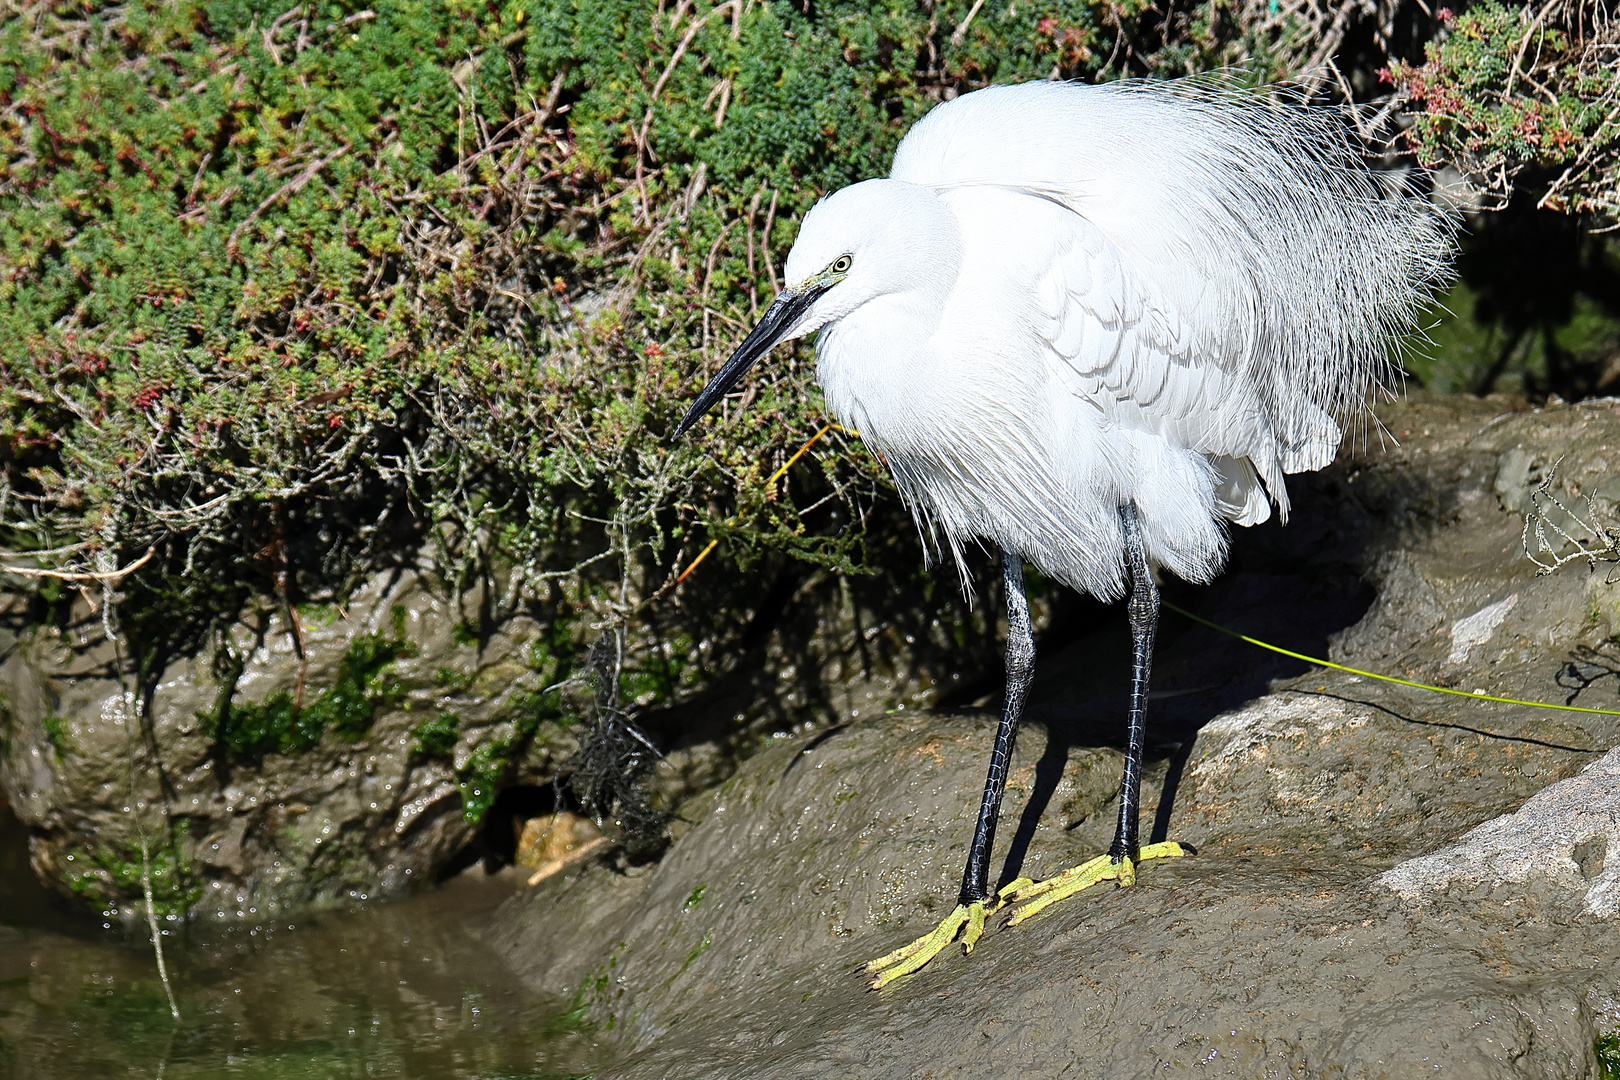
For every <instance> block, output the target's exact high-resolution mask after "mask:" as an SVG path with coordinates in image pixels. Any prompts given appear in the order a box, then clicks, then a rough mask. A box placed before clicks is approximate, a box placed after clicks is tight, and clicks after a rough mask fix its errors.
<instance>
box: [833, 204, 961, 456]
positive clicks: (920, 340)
mask: <svg viewBox="0 0 1620 1080" xmlns="http://www.w3.org/2000/svg"><path fill="white" fill-rule="evenodd" d="M907 186H910V185H907ZM918 190H919V191H921V190H922V189H918ZM913 211H914V213H913V214H912V215H908V218H909V220H907V222H906V229H905V233H906V235H907V237H908V240H909V243H908V244H907V245H906V250H905V251H904V252H903V259H901V258H897V259H896V260H895V262H894V264H893V265H892V267H891V268H888V269H889V272H888V273H887V274H885V278H886V280H887V281H888V282H890V283H891V285H890V287H889V288H888V289H886V290H884V291H882V292H879V293H878V294H877V295H875V296H870V297H867V298H865V299H864V300H862V301H861V302H859V303H857V304H856V305H855V306H853V307H852V308H851V309H850V310H849V311H847V312H845V313H843V314H841V315H839V316H838V317H836V318H834V319H832V320H831V321H829V322H828V323H827V324H826V325H825V326H823V327H822V328H821V331H820V335H819V337H818V338H817V340H816V378H817V381H818V382H820V383H821V386H822V389H823V391H824V392H825V393H826V395H827V404H828V406H829V407H830V408H831V409H832V411H833V414H834V416H835V417H837V419H838V420H839V422H840V423H843V424H845V425H846V426H856V427H865V428H867V429H871V430H872V434H873V435H874V436H876V437H878V438H880V439H881V429H882V428H883V427H885V426H887V425H886V424H884V422H883V420H882V417H883V416H885V415H889V414H894V413H896V412H897V411H898V412H900V413H904V412H906V411H908V409H909V405H908V402H912V401H914V400H915V399H916V398H917V397H918V395H919V392H920V391H923V390H925V389H926V387H927V384H928V383H929V381H930V380H931V379H932V378H934V377H935V375H936V374H937V373H936V372H935V370H934V369H935V367H936V359H937V357H938V356H939V351H938V344H937V342H936V338H937V335H938V332H939V329H940V325H941V322H942V321H943V319H944V316H945V312H946V308H947V304H948V302H949V301H950V298H951V295H952V293H953V292H954V290H955V288H956V284H957V279H958V277H959V276H960V273H961V268H962V239H961V232H960V230H959V228H958V226H957V224H956V218H955V215H953V214H952V213H951V211H950V210H949V209H948V208H947V207H945V205H944V204H943V203H941V202H939V201H938V200H937V199H935V198H934V197H933V196H932V194H931V193H930V194H928V195H927V198H926V201H922V200H919V201H918V205H916V206H914V207H913ZM874 421H876V423H875V424H874Z"/></svg>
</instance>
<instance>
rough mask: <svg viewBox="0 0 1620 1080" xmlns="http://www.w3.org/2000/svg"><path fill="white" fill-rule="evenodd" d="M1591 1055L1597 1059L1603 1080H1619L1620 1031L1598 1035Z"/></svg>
mask: <svg viewBox="0 0 1620 1080" xmlns="http://www.w3.org/2000/svg"><path fill="white" fill-rule="evenodd" d="M1592 1053H1593V1054H1594V1056H1596V1057H1597V1064H1598V1071H1599V1072H1600V1073H1602V1076H1603V1080H1620V1031H1611V1032H1608V1033H1607V1034H1604V1035H1599V1036H1598V1037H1597V1042H1596V1043H1594V1044H1593V1045H1592Z"/></svg>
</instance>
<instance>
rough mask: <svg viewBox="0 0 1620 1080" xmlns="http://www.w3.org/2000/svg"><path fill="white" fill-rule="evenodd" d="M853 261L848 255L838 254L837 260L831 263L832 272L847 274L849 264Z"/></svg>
mask: <svg viewBox="0 0 1620 1080" xmlns="http://www.w3.org/2000/svg"><path fill="white" fill-rule="evenodd" d="M854 261H855V260H854V259H852V258H850V257H849V256H848V255H840V256H838V261H837V262H835V263H833V264H832V272H833V273H835V274H847V273H849V268H850V264H852V263H853V262H854Z"/></svg>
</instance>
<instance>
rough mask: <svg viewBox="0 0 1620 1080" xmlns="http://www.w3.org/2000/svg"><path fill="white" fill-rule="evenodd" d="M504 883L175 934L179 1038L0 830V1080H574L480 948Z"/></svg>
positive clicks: (139, 973) (113, 947) (138, 968)
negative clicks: (116, 1079) (568, 1079)
mask: <svg viewBox="0 0 1620 1080" xmlns="http://www.w3.org/2000/svg"><path fill="white" fill-rule="evenodd" d="M0 818H4V819H10V814H9V812H7V811H5V810H3V809H0ZM7 825H11V826H12V827H11V828H7V827H6V826H7ZM515 881H516V879H514V878H494V879H488V878H485V877H484V876H483V875H482V874H481V873H480V872H478V871H476V870H475V871H473V872H471V873H470V874H464V875H462V876H461V877H458V878H456V879H455V880H453V881H451V882H449V883H448V884H447V885H446V886H445V887H443V888H442V889H439V890H437V891H436V892H434V893H431V894H429V895H425V896H421V897H416V898H414V899H411V900H406V901H403V902H400V903H395V904H379V905H375V906H372V907H369V908H367V909H365V910H361V911H354V912H344V913H331V914H324V915H321V916H318V917H313V918H309V919H305V920H294V921H293V922H292V923H291V924H289V923H287V922H282V923H278V924H276V925H274V926H257V927H239V928H230V929H226V928H217V927H216V928H202V927H198V928H192V929H190V930H186V931H178V932H175V933H171V934H170V935H169V936H168V937H166V939H165V942H166V946H167V952H168V961H169V965H170V971H171V973H172V975H173V978H174V982H175V991H176V995H177V997H178V998H179V1003H180V1011H181V1022H180V1023H179V1024H178V1025H176V1024H175V1023H174V1022H173V1021H172V1020H171V1018H170V1016H169V1009H168V1003H167V1001H166V999H165V997H164V994H163V986H162V983H161V982H160V981H159V980H158V976H157V970H156V965H155V964H154V962H153V958H152V951H151V949H150V947H149V946H148V945H147V944H146V943H145V941H144V940H137V939H126V938H124V937H123V936H121V935H109V934H107V933H106V932H105V931H101V930H99V929H98V928H97V927H98V924H96V923H93V922H90V921H88V920H81V919H77V918H73V917H70V916H69V915H67V914H66V913H64V912H61V911H59V910H57V909H56V908H55V907H54V906H53V905H52V904H51V903H50V902H49V899H48V898H47V897H46V896H45V894H44V891H43V890H42V889H41V888H40V887H39V885H38V883H37V882H34V881H33V878H32V875H31V874H30V873H29V872H28V869H27V862H26V855H25V854H24V853H23V851H22V848H21V844H20V830H18V829H17V828H16V827H15V819H11V820H9V821H5V820H0V1075H3V1076H6V1077H11V1078H15V1080H47V1078H49V1080H79V1078H88V1077H94V1078H96V1080H105V1078H106V1077H108V1076H109V1075H119V1076H151V1077H165V1078H169V1080H186V1078H190V1077H198V1078H201V1077H219V1076H229V1077H248V1078H259V1077H264V1078H270V1077H275V1078H278V1080H279V1078H290V1077H321V1078H327V1077H333V1078H337V1077H356V1078H358V1077H434V1078H439V1077H444V1078H456V1080H461V1078H466V1080H494V1078H497V1077H500V1078H517V1077H535V1078H538V1077H560V1076H577V1075H581V1074H584V1073H586V1072H588V1071H589V1070H590V1067H591V1062H592V1061H593V1060H594V1057H595V1053H594V1046H593V1043H592V1039H591V1037H590V1035H589V1034H588V1033H587V1032H583V1031H580V1030H578V1029H576V1028H575V1027H573V1026H572V1025H571V1024H570V1022H569V1017H568V1015H567V1014H566V1013H565V1011H564V1010H565V1009H566V1007H567V1006H566V1003H562V1002H558V1001H556V1000H555V999H550V998H545V997H542V996H540V995H537V994H534V993H531V992H529V991H527V990H525V989H524V988H523V987H522V985H521V984H520V982H519V980H518V978H517V977H516V975H515V974H513V973H512V971H511V970H510V969H509V968H507V967H506V965H505V964H504V962H503V961H502V960H501V959H500V958H499V957H498V956H497V955H496V954H494V953H493V952H491V951H490V950H489V949H487V948H485V947H484V946H483V944H482V943H481V942H480V941H479V939H478V932H479V930H480V928H481V927H482V925H483V924H484V922H485V921H486V920H487V918H488V916H489V914H490V913H491V912H492V911H493V910H494V908H495V906H496V905H497V904H499V903H500V901H501V900H502V899H504V898H505V897H506V896H507V895H509V893H510V892H511V890H512V889H513V888H514V887H515Z"/></svg>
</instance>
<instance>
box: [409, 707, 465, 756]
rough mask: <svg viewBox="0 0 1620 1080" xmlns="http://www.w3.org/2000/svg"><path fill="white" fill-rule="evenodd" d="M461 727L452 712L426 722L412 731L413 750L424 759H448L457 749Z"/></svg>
mask: <svg viewBox="0 0 1620 1080" xmlns="http://www.w3.org/2000/svg"><path fill="white" fill-rule="evenodd" d="M459 726H460V721H459V720H457V719H456V714H455V713H451V712H441V713H440V714H439V715H438V716H435V717H434V718H433V719H431V720H424V721H422V722H421V723H420V724H417V725H416V726H415V727H414V728H412V729H411V738H412V739H413V740H414V742H413V743H412V744H411V745H412V749H414V750H415V751H416V752H417V753H418V754H421V755H422V756H423V757H448V756H449V755H450V752H451V751H452V750H454V749H455V748H456V738H457V737H458V735H459V730H458V729H459Z"/></svg>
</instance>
